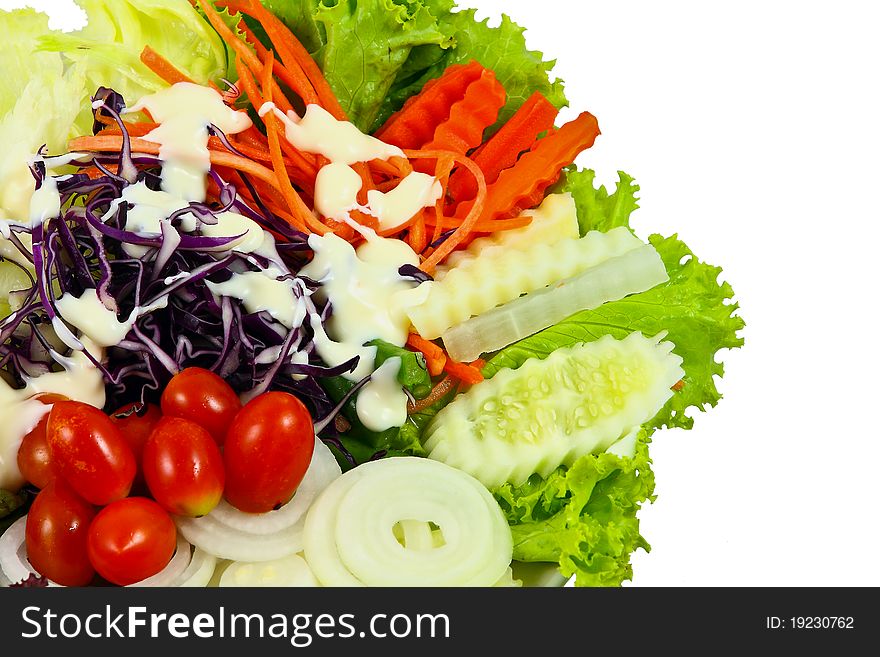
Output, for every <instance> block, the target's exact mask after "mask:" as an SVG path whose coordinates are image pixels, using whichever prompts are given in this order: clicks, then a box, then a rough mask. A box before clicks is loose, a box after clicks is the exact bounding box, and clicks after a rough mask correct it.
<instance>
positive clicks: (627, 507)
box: [493, 430, 654, 586]
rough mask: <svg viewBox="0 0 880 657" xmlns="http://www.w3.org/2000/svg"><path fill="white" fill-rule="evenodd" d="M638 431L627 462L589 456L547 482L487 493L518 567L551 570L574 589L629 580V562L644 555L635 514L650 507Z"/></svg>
mask: <svg viewBox="0 0 880 657" xmlns="http://www.w3.org/2000/svg"><path fill="white" fill-rule="evenodd" d="M649 441H650V439H649V436H648V433H647V432H646V431H644V430H642V432H641V434H640V436H639V439H638V442H637V446H636V452H635V455H634V456H633V457H632V458H627V457H621V456H617V455H614V454H609V453H604V454H598V455H593V454H590V455H587V456H584V457H582V458H580V459H579V460H577V461H576V462H575V463H574V464H573V465H572V466H571V467H570V468H565V467H560V468H558V469H557V470H556V471H555V472H553V473H552V474H550V475H549V476H548V477H547V478H546V479H541V478H540V477H539V476H538V475H533V476H532V477H531V478H530V479H529V480H528V481H527V482H526V483H524V484H522V485H521V486H516V487H514V486H511V485H510V484H505V485H504V486H502V487H501V488H499V489H497V490H495V491H493V493H494V495H495V498H496V499H497V500H498V503H499V504H500V505H501V508H502V510H503V511H504V514H505V516H506V518H507V521H508V523H509V524H510V529H511V532H512V533H513V558H514V559H516V560H517V561H538V562H551V563H552V562H555V563H558V564H559V569H560V571H561V572H562V574H563V575H565V576H566V577H571V576H575V577H576V584H577V586H619V585H620V584H621V582H623V581H624V580H627V579H630V578H632V566H631V565H630V556H631V554H632V553H633V552H634V551H635V550H636V549H638V548H642V549H644V550H650V546H649V545H648V543H647V541H645V539H644V538H643V537H642V535H641V534H640V533H639V520H638V518H637V517H636V513H637V512H638V510H639V508H641V505H642V503H644V502H645V501H648V500H653V491H654V474H653V472H652V471H651V466H650V459H649V458H648V442H649Z"/></svg>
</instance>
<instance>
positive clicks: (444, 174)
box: [431, 157, 454, 244]
mask: <svg viewBox="0 0 880 657" xmlns="http://www.w3.org/2000/svg"><path fill="white" fill-rule="evenodd" d="M453 164H454V163H453V161H452V160H451V159H450V158H448V157H444V158H440V159H439V160H437V168H436V169H435V170H434V176H435V177H436V178H437V180H438V181H440V186H441V187H442V188H443V189H444V190H445V189H446V187H447V185H448V183H449V174H450V173H451V172H452V165H453ZM445 210H446V199H445V198H444V197H443V196H441V197H440V198H438V199H437V203H436V204H435V205H434V217H433V218H434V234H433V236H432V237H431V244H433V243H434V242H436V241H437V240H439V239H440V235H441V234H442V233H443V227H442V226H443V219H444V215H445Z"/></svg>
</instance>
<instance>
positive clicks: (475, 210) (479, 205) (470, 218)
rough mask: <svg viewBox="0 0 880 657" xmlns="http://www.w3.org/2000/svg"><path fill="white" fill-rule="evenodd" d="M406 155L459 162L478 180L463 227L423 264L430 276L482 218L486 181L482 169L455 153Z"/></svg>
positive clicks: (408, 152) (462, 223)
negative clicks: (475, 194) (476, 189)
mask: <svg viewBox="0 0 880 657" xmlns="http://www.w3.org/2000/svg"><path fill="white" fill-rule="evenodd" d="M404 154H405V155H406V156H407V157H409V158H410V159H432V160H440V159H442V158H449V159H451V160H452V161H453V162H457V163H458V164H460V165H462V166H463V167H465V168H466V169H467V170H468V171H470V172H471V175H473V176H474V178H476V180H477V187H478V190H479V191H478V192H477V197H476V199H474V203H473V204H472V206H471V207H470V209H469V211H468V214H467V216H466V217H465V218H464V219H463V220H462V222H461V226H459V227H458V228H456V230H455V232H454V233H452V235H450V236H449V237H448V238H447V239H446V241H445V242H443V244H441V245H440V246H438V247H437V249H436V250H435V251H434V252H433V253H431V255H430V256H428V258H427V259H426V260H425V261H424V262H423V263H422V265H421V268H422V270H423V271H424V272H426V273H428V274H430V273H431V272H433V271H434V268H435V267H436V266H437V265H439V264H440V263H441V262H442V261H443V260H444V258H446V256H448V255H449V254H450V253H452V252H453V251H454V250H455V249H456V248H457V247H458V245H459V244H461V243H462V241H464V239H465V238H466V237H467V236H468V234H469V233H470V232H471V230H472V229H473V226H474V224H475V223H476V222H477V220H478V219H479V218H480V214H481V213H482V211H483V204H484V202H485V200H486V180H485V179H484V178H483V172H482V171H480V167H478V166H477V165H476V164H474V163H473V162H472V161H471V160H469V159H468V158H467V157H465V156H464V155H460V154H459V153H453V152H451V151H404Z"/></svg>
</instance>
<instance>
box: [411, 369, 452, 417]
mask: <svg viewBox="0 0 880 657" xmlns="http://www.w3.org/2000/svg"><path fill="white" fill-rule="evenodd" d="M432 376H433V375H432ZM454 387H455V380H454V379H453V378H452V377H451V376H446V377H443V380H442V381H440V382H439V383H438V384H437V385H435V386H434V389H433V390H431V393H430V394H429V395H428V396H427V397H425V398H424V399H420V400H418V401H417V402H415V403H414V404H412V405H411V406H409V407H408V408H407V409H406V410H407V411H408V412H409V413H410V414H413V413H419V412H421V411H423V410H425V409H426V408H428V407H429V406H433V405H434V404H436V403H437V402H438V401H440V400H441V399H443V397H445V396H446V395H447V394H449V392H450V391H451V390H452V389H453V388H454Z"/></svg>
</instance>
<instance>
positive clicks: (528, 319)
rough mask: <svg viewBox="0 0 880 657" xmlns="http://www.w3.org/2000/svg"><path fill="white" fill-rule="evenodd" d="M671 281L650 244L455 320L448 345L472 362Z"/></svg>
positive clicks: (445, 339) (452, 353)
mask: <svg viewBox="0 0 880 657" xmlns="http://www.w3.org/2000/svg"><path fill="white" fill-rule="evenodd" d="M668 280H669V276H668V274H667V273H666V267H665V266H664V265H663V260H662V259H661V258H660V255H659V254H658V253H657V251H656V249H654V247H653V246H650V245H647V244H646V245H644V246H641V247H639V248H637V249H634V250H632V251H629V252H628V253H625V254H624V255H622V256H618V257H617V258H611V259H610V260H606V261H605V262H603V263H601V264H599V265H597V266H596V267H592V268H590V269H587V270H586V271H584V272H582V273H580V274H578V275H577V276H575V277H573V278H569V279H568V280H564V281H559V282H558V283H555V284H554V285H551V286H550V287H545V288H544V289H542V290H537V291H535V292H530V293H529V294H526V295H525V296H522V297H520V298H519V299H514V300H513V301H511V302H509V303H506V304H504V305H503V306H498V307H497V308H493V309H492V310H489V311H487V312H485V313H483V314H482V315H477V316H476V317H471V318H470V319H469V320H467V321H464V322H462V323H461V324H456V325H455V326H453V327H452V328H450V329H448V330H447V331H445V332H444V333H443V346H445V347H446V351H447V352H449V357H450V358H452V359H453V360H455V361H458V362H460V363H470V362H471V361H474V360H476V359H477V358H479V357H480V355H481V354H486V353H490V352H493V351H498V350H499V349H503V348H504V347H506V346H507V345H510V344H513V343H514V342H518V341H519V340H522V339H523V338H527V337H528V336H530V335H534V334H535V333H537V332H538V331H543V330H544V329H545V328H548V327H550V326H553V325H554V324H557V323H559V322H561V321H562V320H564V319H565V318H566V317H571V316H572V315H574V314H575V313H577V312H580V311H581V310H591V309H593V308H598V307H599V306H601V305H602V304H603V303H607V302H608V301H617V300H618V299H622V298H624V297H625V296H628V295H630V294H636V293H638V292H644V291H645V290H650V289H651V288H652V287H654V286H656V285H660V284H661V283H665V282H666V281H668Z"/></svg>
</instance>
